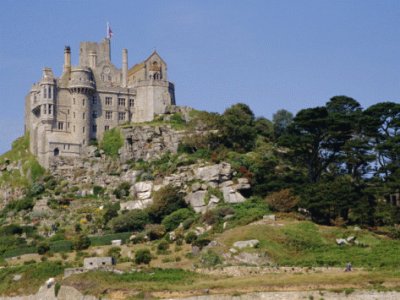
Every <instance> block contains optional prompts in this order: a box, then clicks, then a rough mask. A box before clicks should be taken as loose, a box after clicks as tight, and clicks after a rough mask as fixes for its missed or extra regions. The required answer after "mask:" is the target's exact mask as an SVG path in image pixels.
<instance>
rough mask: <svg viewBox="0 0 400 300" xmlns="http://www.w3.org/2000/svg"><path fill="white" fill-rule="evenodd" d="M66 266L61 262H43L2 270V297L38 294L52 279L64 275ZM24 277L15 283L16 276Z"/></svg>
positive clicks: (0, 275) (0, 282) (0, 292)
mask: <svg viewBox="0 0 400 300" xmlns="http://www.w3.org/2000/svg"><path fill="white" fill-rule="evenodd" d="M63 271H64V266H63V265H62V264H61V263H60V262H41V263H35V264H29V265H22V266H17V267H8V268H4V269H0V295H9V296H12V295H22V294H24V295H28V294H32V293H36V292H37V290H38V288H39V286H41V285H42V284H43V283H44V282H45V281H46V280H47V279H49V278H50V277H56V276H58V275H60V274H62V273H63ZM17 274H19V275H22V277H21V279H20V280H18V281H14V280H13V277H14V275H17Z"/></svg>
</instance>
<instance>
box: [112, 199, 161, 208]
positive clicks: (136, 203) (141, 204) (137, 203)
mask: <svg viewBox="0 0 400 300" xmlns="http://www.w3.org/2000/svg"><path fill="white" fill-rule="evenodd" d="M151 204H153V199H151V198H150V199H144V200H132V201H127V202H122V203H120V206H121V210H132V209H145V208H147V207H149V206H150V205H151Z"/></svg>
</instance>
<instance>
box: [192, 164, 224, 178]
mask: <svg viewBox="0 0 400 300" xmlns="http://www.w3.org/2000/svg"><path fill="white" fill-rule="evenodd" d="M219 174H220V165H211V166H206V167H201V168H197V169H195V170H194V175H195V177H196V178H197V179H199V180H203V181H219Z"/></svg>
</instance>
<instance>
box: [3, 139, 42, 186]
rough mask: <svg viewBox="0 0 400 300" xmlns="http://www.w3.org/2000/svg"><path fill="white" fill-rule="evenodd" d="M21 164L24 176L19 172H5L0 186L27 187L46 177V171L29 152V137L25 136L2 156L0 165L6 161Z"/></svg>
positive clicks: (16, 141)
mask: <svg viewBox="0 0 400 300" xmlns="http://www.w3.org/2000/svg"><path fill="white" fill-rule="evenodd" d="M7 160H8V161H9V162H12V163H18V162H19V161H20V162H21V167H22V174H21V172H20V171H19V170H11V171H6V172H3V173H2V175H1V176H0V185H1V184H8V185H10V186H11V187H26V186H28V185H29V184H30V183H32V182H34V181H35V180H36V179H38V178H39V177H41V176H42V175H44V173H45V170H44V169H43V168H42V167H41V166H40V165H39V163H38V162H37V160H36V158H35V157H34V156H33V155H32V154H31V153H30V152H29V135H28V134H25V135H24V136H23V137H20V138H18V139H17V140H15V141H14V142H13V143H12V149H11V150H10V151H8V152H6V153H4V154H3V155H1V156H0V164H3V163H5V162H6V161H7Z"/></svg>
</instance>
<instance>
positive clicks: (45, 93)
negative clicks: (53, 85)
mask: <svg viewBox="0 0 400 300" xmlns="http://www.w3.org/2000/svg"><path fill="white" fill-rule="evenodd" d="M43 98H47V89H46V87H44V88H43Z"/></svg>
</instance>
